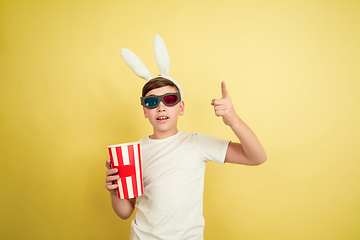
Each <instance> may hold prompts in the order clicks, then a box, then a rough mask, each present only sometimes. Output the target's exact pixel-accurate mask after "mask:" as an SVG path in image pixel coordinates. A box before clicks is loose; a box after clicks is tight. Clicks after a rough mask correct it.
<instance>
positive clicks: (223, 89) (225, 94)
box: [221, 81, 229, 99]
mask: <svg viewBox="0 0 360 240" xmlns="http://www.w3.org/2000/svg"><path fill="white" fill-rule="evenodd" d="M221 96H222V97H221V99H224V98H228V97H229V93H228V91H227V89H226V84H225V81H222V82H221Z"/></svg>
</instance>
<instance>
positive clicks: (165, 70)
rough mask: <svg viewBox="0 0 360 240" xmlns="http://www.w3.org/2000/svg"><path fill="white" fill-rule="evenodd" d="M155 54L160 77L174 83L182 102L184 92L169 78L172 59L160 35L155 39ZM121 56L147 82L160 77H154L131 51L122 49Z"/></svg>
mask: <svg viewBox="0 0 360 240" xmlns="http://www.w3.org/2000/svg"><path fill="white" fill-rule="evenodd" d="M154 52H155V58H156V63H157V65H158V68H159V71H160V74H161V75H160V76H161V77H163V78H166V79H168V80H170V81H172V82H173V83H174V84H175V85H176V87H177V88H178V89H179V91H180V95H181V100H184V96H183V92H182V89H181V87H180V85H179V84H178V83H177V82H176V81H175V80H174V79H172V78H171V77H170V76H169V69H170V57H169V53H168V51H167V49H166V46H165V43H164V41H163V40H162V39H161V37H160V36H159V35H155V37H154ZM121 56H122V58H123V59H124V61H125V63H126V64H127V65H128V66H129V67H130V68H131V70H133V72H134V73H135V74H136V75H138V76H139V77H141V78H143V79H145V80H146V81H150V80H151V79H154V78H157V77H159V76H156V77H153V76H152V75H151V74H150V72H149V70H148V69H147V68H146V66H145V65H144V63H143V62H142V61H141V60H140V58H139V57H138V56H136V55H135V53H133V52H132V51H131V50H129V49H126V48H122V49H121Z"/></svg>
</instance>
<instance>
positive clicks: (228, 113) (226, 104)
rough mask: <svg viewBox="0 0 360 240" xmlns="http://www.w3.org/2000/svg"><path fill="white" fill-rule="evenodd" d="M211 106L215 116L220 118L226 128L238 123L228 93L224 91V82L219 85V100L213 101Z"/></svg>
mask: <svg viewBox="0 0 360 240" xmlns="http://www.w3.org/2000/svg"><path fill="white" fill-rule="evenodd" d="M211 105H212V106H214V111H215V115H216V116H217V117H220V116H221V117H222V119H223V121H224V123H225V124H226V125H228V126H231V125H232V124H234V123H236V122H238V119H239V116H238V115H237V114H236V112H235V109H234V106H233V104H232V101H231V98H230V96H229V93H228V91H227V89H226V85H225V81H223V82H222V83H221V99H213V100H212V102H211Z"/></svg>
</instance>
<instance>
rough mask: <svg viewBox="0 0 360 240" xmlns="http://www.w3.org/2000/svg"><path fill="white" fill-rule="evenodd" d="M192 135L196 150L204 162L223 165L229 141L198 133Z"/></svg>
mask: <svg viewBox="0 0 360 240" xmlns="http://www.w3.org/2000/svg"><path fill="white" fill-rule="evenodd" d="M193 134H194V137H195V139H196V143H197V146H198V149H199V151H200V152H201V154H202V155H203V157H204V160H205V161H213V162H218V163H220V164H224V162H225V157H226V152H227V149H228V146H229V143H230V141H228V140H224V139H220V138H216V137H212V136H208V135H203V134H200V133H198V132H195V133H193Z"/></svg>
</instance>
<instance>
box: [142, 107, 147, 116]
mask: <svg viewBox="0 0 360 240" xmlns="http://www.w3.org/2000/svg"><path fill="white" fill-rule="evenodd" d="M143 111H144V116H145V118H148V115H147V111H146V108H144V107H143Z"/></svg>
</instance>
